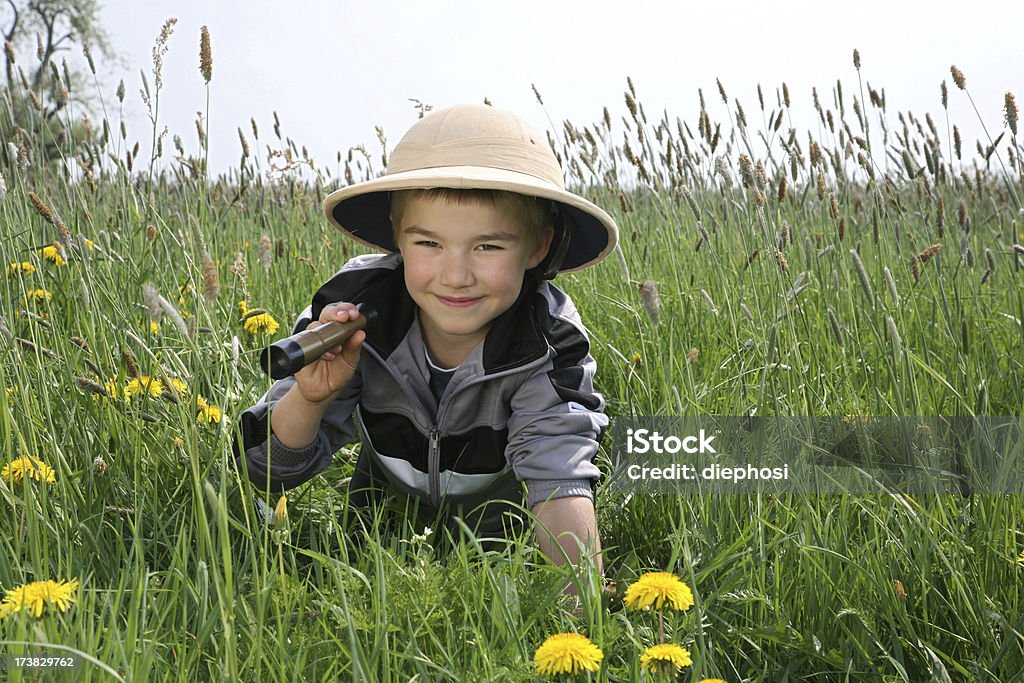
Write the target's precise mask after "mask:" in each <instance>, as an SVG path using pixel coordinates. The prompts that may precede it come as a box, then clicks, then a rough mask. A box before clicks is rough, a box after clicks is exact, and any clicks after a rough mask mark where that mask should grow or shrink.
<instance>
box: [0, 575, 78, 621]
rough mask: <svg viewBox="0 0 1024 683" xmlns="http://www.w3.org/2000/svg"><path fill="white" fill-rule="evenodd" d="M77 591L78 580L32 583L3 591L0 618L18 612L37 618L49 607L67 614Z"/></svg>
mask: <svg viewBox="0 0 1024 683" xmlns="http://www.w3.org/2000/svg"><path fill="white" fill-rule="evenodd" d="M76 590H78V579H71V580H70V581H33V582H32V583H27V584H25V585H24V586H18V587H17V588H14V589H12V590H9V591H5V595H4V599H3V602H2V603H0V617H6V616H7V615H9V614H17V613H18V612H28V613H29V614H31V615H32V616H33V617H36V618H39V617H41V616H42V615H43V610H44V609H46V608H47V605H50V606H51V607H52V608H54V609H56V610H57V611H58V612H67V611H68V610H69V609H70V608H71V605H73V604H74V603H75V600H76V598H75V591H76Z"/></svg>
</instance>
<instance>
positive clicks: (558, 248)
mask: <svg viewBox="0 0 1024 683" xmlns="http://www.w3.org/2000/svg"><path fill="white" fill-rule="evenodd" d="M551 216H552V219H553V221H552V222H553V224H554V235H553V237H552V240H551V246H549V247H548V253H547V255H546V256H545V257H544V259H543V260H542V261H541V262H540V263H538V264H537V266H536V267H535V269H534V270H535V271H536V273H537V277H538V278H540V279H541V280H553V279H554V277H555V276H556V275H558V271H559V270H561V269H562V261H564V260H565V253H566V252H567V251H569V240H570V238H571V235H572V232H571V231H570V230H569V228H568V226H567V225H566V224H565V212H563V211H561V210H560V209H559V207H558V204H556V203H555V202H551Z"/></svg>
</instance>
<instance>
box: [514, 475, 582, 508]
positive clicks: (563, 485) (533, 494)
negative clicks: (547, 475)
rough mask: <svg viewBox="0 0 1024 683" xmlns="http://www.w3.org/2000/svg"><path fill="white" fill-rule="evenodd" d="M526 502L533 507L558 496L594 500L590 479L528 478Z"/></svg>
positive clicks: (526, 482)
mask: <svg viewBox="0 0 1024 683" xmlns="http://www.w3.org/2000/svg"><path fill="white" fill-rule="evenodd" d="M524 483H525V484H526V502H527V504H528V505H529V506H530V507H531V508H532V507H533V506H534V505H536V504H537V503H543V502H544V501H545V500H554V499H556V498H569V497H570V496H582V497H584V498H589V499H590V500H594V490H593V488H591V486H590V480H589V479H527V480H526V481H525V482H524Z"/></svg>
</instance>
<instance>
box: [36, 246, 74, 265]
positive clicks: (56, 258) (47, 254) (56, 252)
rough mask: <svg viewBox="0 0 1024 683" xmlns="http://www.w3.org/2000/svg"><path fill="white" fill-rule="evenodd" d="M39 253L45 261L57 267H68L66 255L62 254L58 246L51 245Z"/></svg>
mask: <svg viewBox="0 0 1024 683" xmlns="http://www.w3.org/2000/svg"><path fill="white" fill-rule="evenodd" d="M39 253H40V254H41V255H42V257H43V258H44V259H46V260H47V261H49V262H50V263H52V264H53V265H55V266H58V267H59V266H63V265H67V261H65V260H64V255H63V254H61V253H60V248H59V247H57V245H56V244H50V245H47V246H45V247H43V248H42V249H40V250H39Z"/></svg>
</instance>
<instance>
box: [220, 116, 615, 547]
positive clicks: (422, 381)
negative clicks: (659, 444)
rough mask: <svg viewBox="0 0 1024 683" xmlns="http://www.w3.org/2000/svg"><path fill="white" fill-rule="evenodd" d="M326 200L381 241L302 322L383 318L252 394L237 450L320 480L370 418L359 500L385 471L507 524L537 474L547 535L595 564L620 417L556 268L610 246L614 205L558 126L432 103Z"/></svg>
mask: <svg viewBox="0 0 1024 683" xmlns="http://www.w3.org/2000/svg"><path fill="white" fill-rule="evenodd" d="M324 211H325V213H326V215H327V218H328V220H329V221H330V222H331V223H332V224H333V225H334V226H335V227H336V228H337V229H338V230H340V231H341V232H342V233H344V234H346V235H347V236H349V237H351V238H352V239H355V240H356V241H358V242H361V243H362V244H365V245H368V246H370V247H373V248H374V249H376V250H378V251H383V252H385V254H384V255H368V256H360V257H357V258H354V259H352V260H351V261H349V263H347V264H346V265H345V266H344V267H343V268H342V269H341V270H340V271H339V272H338V273H337V274H336V275H335V276H334V277H333V278H332V279H331V280H330V281H328V282H327V283H326V284H324V285H323V286H322V287H321V288H320V290H319V291H317V293H316V294H315V295H314V297H313V302H312V305H311V306H310V307H309V308H307V309H306V311H305V312H304V313H303V314H302V315H301V316H300V318H299V321H298V322H297V323H296V325H295V330H296V331H298V330H302V329H305V328H306V327H307V326H309V327H315V326H317V325H320V324H323V323H326V322H328V321H331V320H337V321H342V322H344V321H347V320H351V319H354V318H356V317H357V316H358V315H359V312H358V311H357V310H356V307H355V305H356V304H360V303H365V304H368V305H371V306H373V307H374V308H375V309H376V310H377V312H378V315H379V321H378V322H377V323H375V325H374V326H372V327H371V328H370V329H369V330H368V331H366V332H363V331H360V332H356V333H355V334H354V335H352V337H350V338H349V339H348V340H347V341H346V343H345V344H344V346H343V347H338V348H335V349H332V350H331V352H329V353H327V354H325V355H324V356H323V357H322V358H321V359H320V360H318V361H316V362H314V363H312V364H310V365H309V366H307V367H306V368H303V370H301V371H300V372H297V373H296V374H295V375H294V376H292V377H288V378H286V379H283V380H280V381H278V382H276V383H275V384H274V385H273V386H272V387H271V388H270V391H269V392H267V394H266V396H264V397H263V398H262V399H261V400H260V402H259V403H258V404H257V405H255V406H253V407H252V408H249V409H248V410H247V411H245V413H244V414H243V415H242V419H241V430H242V443H241V444H240V446H239V445H238V444H236V453H237V454H238V456H239V459H240V461H243V459H244V464H245V466H246V468H247V470H248V473H249V477H250V479H251V480H252V481H253V482H254V483H255V484H256V485H257V486H260V487H263V486H266V485H267V484H268V483H269V484H270V486H271V487H272V488H275V489H287V488H291V487H294V486H297V485H299V484H301V483H303V482H305V481H307V480H308V479H310V478H311V477H313V476H314V475H316V474H317V473H319V472H321V471H323V470H324V469H325V468H326V467H327V466H328V465H329V464H330V462H331V458H332V455H333V453H334V452H335V451H337V450H338V449H339V448H341V446H343V445H344V444H346V443H349V442H351V441H353V440H355V438H356V428H355V423H356V422H358V425H359V432H360V440H361V449H360V454H359V460H358V463H357V465H356V472H355V474H354V476H353V478H352V481H351V483H350V485H349V505H350V506H352V507H360V506H365V505H367V504H369V502H370V497H371V496H372V495H373V488H372V487H374V486H378V487H379V486H385V487H389V488H391V489H394V490H397V491H399V492H401V493H404V494H407V495H409V496H412V497H415V498H416V499H418V500H419V501H420V503H421V504H422V505H424V506H426V507H427V508H428V509H429V510H435V511H438V512H440V511H442V510H444V511H445V512H446V513H451V514H455V515H457V516H459V517H461V518H462V519H463V520H464V521H465V522H466V523H467V524H468V525H469V526H470V527H471V528H474V529H475V531H476V532H477V533H478V534H479V533H483V534H489V533H502V528H503V526H504V525H505V524H507V523H508V518H507V516H506V515H503V514H502V513H503V512H504V511H507V510H508V509H509V507H508V505H507V503H503V501H517V500H518V501H522V487H523V484H524V483H525V487H526V492H527V503H528V505H529V507H530V509H531V510H532V511H533V513H534V514H535V515H536V516H537V518H538V520H539V522H540V525H539V527H538V542H539V544H540V547H541V550H542V551H543V552H544V553H545V554H546V555H547V556H548V557H549V558H551V559H552V560H553V561H555V562H557V563H561V562H562V561H563V559H564V558H565V557H567V558H568V559H569V560H570V561H571V562H573V563H576V562H577V561H578V560H579V548H580V544H582V545H583V547H584V548H585V549H586V551H587V552H588V554H591V555H592V556H593V557H594V559H595V561H596V562H597V563H598V566H599V567H600V561H601V558H600V540H599V536H598V530H597V523H596V521H595V517H594V506H593V493H592V487H591V482H592V481H594V480H596V479H597V478H598V476H599V472H598V469H597V468H596V467H595V466H594V464H593V457H594V455H595V453H596V452H597V446H598V439H599V437H600V434H601V431H602V429H603V428H604V427H605V426H607V424H608V420H607V418H606V417H605V415H604V414H603V409H604V399H603V398H602V397H601V395H600V394H597V393H595V392H594V389H593V375H594V371H595V363H594V359H593V358H592V357H591V355H590V344H589V340H588V338H587V335H586V332H585V331H584V329H583V326H582V323H581V322H580V320H579V316H578V314H577V312H576V309H575V307H574V306H573V304H572V302H571V300H570V299H569V298H568V297H567V296H566V295H565V294H564V293H562V292H561V291H560V290H558V289H557V288H555V287H554V286H552V285H551V284H549V283H548V282H547V280H549V279H551V278H552V277H554V275H555V274H557V273H558V272H566V271H571V270H577V269H580V268H584V267H587V266H590V265H592V264H594V263H597V262H598V261H600V260H601V259H603V258H604V257H605V256H607V255H608V254H609V253H610V252H611V250H612V249H613V248H614V246H615V243H616V239H617V235H618V230H617V227H616V225H615V222H614V221H613V220H612V219H611V218H610V217H609V216H608V215H607V214H606V213H605V212H604V211H602V210H601V209H599V208H598V207H596V206H594V205H593V204H591V203H590V202H588V201H586V200H585V199H583V198H582V197H578V196H576V195H574V194H571V193H569V192H567V191H565V189H564V180H563V177H562V170H561V168H560V166H559V164H558V161H557V160H556V158H555V156H554V154H553V152H552V150H551V149H550V147H549V146H548V144H547V142H546V138H544V137H543V136H541V135H539V134H538V133H537V132H536V131H535V130H534V129H533V128H532V127H530V126H529V124H527V123H525V122H524V121H522V120H521V119H519V118H517V117H515V116H514V115H512V114H510V113H507V112H504V111H501V110H498V109H494V108H492V107H487V106H482V105H460V106H455V107H450V108H448V109H443V110H439V111H434V112H431V113H429V114H427V115H426V116H424V117H423V118H421V119H420V120H419V121H418V122H417V123H416V124H415V125H414V126H413V127H412V128H411V129H410V130H409V132H408V133H406V135H405V136H404V137H403V138H402V140H401V141H400V142H399V143H398V145H397V146H396V147H395V149H394V151H393V153H392V155H391V159H390V161H389V163H388V168H387V171H386V172H385V174H384V175H383V176H381V177H379V178H377V179H374V180H371V181H367V182H364V183H359V184H356V185H353V186H350V187H346V188H343V189H341V190H337V191H336V192H334V193H332V194H331V195H329V196H328V197H327V199H326V200H325V201H324ZM354 418H358V419H354ZM268 452H269V456H268ZM549 534H550V535H549ZM563 553H564V554H563Z"/></svg>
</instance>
